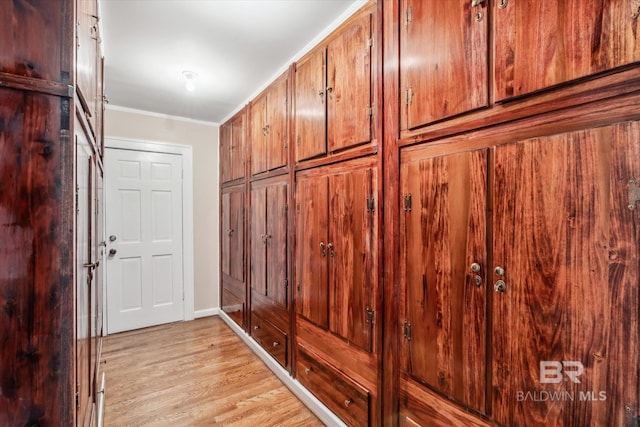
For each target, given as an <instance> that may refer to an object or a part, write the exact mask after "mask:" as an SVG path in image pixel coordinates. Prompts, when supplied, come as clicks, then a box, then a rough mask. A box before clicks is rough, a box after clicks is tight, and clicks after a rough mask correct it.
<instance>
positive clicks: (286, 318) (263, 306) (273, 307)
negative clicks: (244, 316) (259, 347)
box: [251, 292, 291, 334]
mask: <svg viewBox="0 0 640 427" xmlns="http://www.w3.org/2000/svg"><path fill="white" fill-rule="evenodd" d="M251 312H253V313H256V314H257V315H258V316H260V317H261V318H262V319H264V320H266V321H267V322H269V323H271V324H272V325H273V326H275V327H276V328H278V329H280V330H281V331H283V332H284V333H286V334H290V330H291V325H290V319H291V316H290V314H289V310H288V309H287V308H285V307H283V306H282V305H280V304H278V303H276V302H275V301H274V300H273V299H271V298H269V297H267V296H265V295H261V294H260V293H257V292H252V293H251Z"/></svg>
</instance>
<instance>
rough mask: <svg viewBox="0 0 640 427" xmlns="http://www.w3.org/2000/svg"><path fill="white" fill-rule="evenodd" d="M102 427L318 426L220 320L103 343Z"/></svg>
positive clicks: (184, 324) (128, 335) (175, 325)
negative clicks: (103, 412) (104, 381)
mask: <svg viewBox="0 0 640 427" xmlns="http://www.w3.org/2000/svg"><path fill="white" fill-rule="evenodd" d="M102 360H103V363H104V365H103V367H104V371H105V373H106V377H107V389H106V393H105V418H104V420H105V423H104V425H105V426H106V427H124V426H153V427H156V426H157V427H162V426H171V427H182V426H184V427H195V426H232V425H238V426H245V425H248V426H305V427H307V426H322V425H323V424H322V422H321V421H320V420H318V418H316V417H315V415H314V414H313V413H312V412H311V411H309V410H308V409H307V408H306V407H305V406H304V405H303V404H302V402H300V401H299V400H298V399H297V398H296V397H295V396H294V395H293V394H292V393H291V391H289V389H287V388H286V387H285V386H284V385H283V384H282V383H281V382H280V380H278V378H277V377H276V376H275V375H274V374H273V373H272V372H271V371H270V370H269V369H268V368H267V367H266V366H265V365H264V364H263V363H262V361H261V360H260V359H259V358H258V357H257V356H256V355H255V354H253V352H252V351H251V350H250V349H249V348H248V347H247V346H246V345H244V343H242V341H241V340H240V338H238V337H237V336H236V335H235V333H234V332H233V331H231V330H230V329H229V327H228V326H227V325H226V324H225V323H224V322H223V321H222V320H221V319H219V318H218V317H216V316H214V317H207V318H203V319H198V320H194V321H191V322H181V323H173V324H169V325H161V326H156V327H153V328H147V329H141V330H136V331H130V332H124V333H120V334H116V335H110V336H108V337H106V338H105V340H104V347H103V353H102Z"/></svg>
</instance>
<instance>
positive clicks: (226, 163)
mask: <svg viewBox="0 0 640 427" xmlns="http://www.w3.org/2000/svg"><path fill="white" fill-rule="evenodd" d="M231 129H232V126H231V123H225V124H223V125H222V126H220V180H221V182H228V181H230V180H231Z"/></svg>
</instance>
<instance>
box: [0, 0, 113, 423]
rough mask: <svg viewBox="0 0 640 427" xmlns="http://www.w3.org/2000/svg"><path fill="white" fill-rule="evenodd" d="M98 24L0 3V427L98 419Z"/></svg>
mask: <svg viewBox="0 0 640 427" xmlns="http://www.w3.org/2000/svg"><path fill="white" fill-rule="evenodd" d="M98 16H99V11H98V7H97V2H95V1H77V2H74V1H55V0H47V1H35V2H31V3H30V7H24V6H23V5H21V4H20V2H11V1H3V2H2V7H0V22H2V23H3V26H2V29H0V38H1V39H2V40H3V43H2V44H1V45H0V93H1V95H0V130H1V131H2V137H1V138H0V176H1V177H2V178H1V181H2V185H1V186H0V223H2V224H3V226H2V227H0V241H2V242H3V243H2V245H1V247H0V294H1V295H2V296H1V297H0V304H1V305H2V306H3V307H4V309H3V310H2V311H1V314H0V323H1V324H2V327H1V328H0V331H1V332H0V335H1V337H0V340H1V341H2V343H3V345H2V347H3V349H2V363H0V389H1V390H2V392H1V393H0V424H1V425H65V426H67V425H83V426H84V425H95V424H96V423H97V422H98V421H99V419H100V417H101V396H102V393H101V392H100V391H101V390H102V384H103V381H102V374H101V372H100V363H99V360H100V351H101V337H102V320H101V319H102V311H101V310H102V309H101V307H102V306H101V292H102V288H101V286H102V280H101V277H100V275H101V274H102V270H101V267H100V263H101V257H102V247H103V245H102V242H103V240H102V238H103V237H102V227H101V221H102V215H103V208H102V205H101V203H102V202H101V200H102V199H101V191H102V172H101V170H102V158H101V147H102V135H101V129H102V124H101V120H102V106H103V96H102V81H101V79H102V75H101V72H100V71H101V67H102V61H101V48H100V41H99V25H98V21H97V19H98ZM76 19H77V21H78V22H76ZM87 19H93V21H91V23H90V24H89V23H88V22H89V21H87ZM76 24H77V25H76ZM85 30H86V31H89V33H87V32H85ZM91 31H93V33H91ZM80 40H82V42H80ZM87 40H88V42H87V43H85V41H87ZM78 45H79V47H78V51H77V60H78V64H76V63H74V58H75V57H76V56H74V49H76V46H78ZM85 65H86V67H85ZM81 68H82V70H83V71H82V72H81V71H78V75H76V71H77V70H80V69H81ZM81 94H82V95H81ZM81 96H82V100H81Z"/></svg>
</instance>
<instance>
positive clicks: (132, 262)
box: [105, 139, 194, 333]
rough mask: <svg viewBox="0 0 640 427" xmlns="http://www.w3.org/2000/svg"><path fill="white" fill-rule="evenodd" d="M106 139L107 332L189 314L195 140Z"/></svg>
mask: <svg viewBox="0 0 640 427" xmlns="http://www.w3.org/2000/svg"><path fill="white" fill-rule="evenodd" d="M106 142H107V152H106V153H105V167H106V174H105V175H106V209H105V210H106V223H107V224H106V229H107V230H106V235H107V239H106V240H107V259H106V263H107V268H106V270H107V282H106V283H107V286H106V287H105V288H106V293H107V295H106V298H105V301H106V305H107V307H106V308H105V312H106V313H107V316H106V317H107V319H106V326H107V332H108V333H116V332H120V331H125V330H131V329H137V328H143V327H147V326H153V325H158V324H162V323H168V322H173V321H179V320H191V319H193V318H194V313H193V249H192V248H193V238H192V230H193V217H192V178H191V176H192V172H191V166H192V158H191V147H188V146H184V147H183V146H180V147H177V146H171V145H165V144H158V143H148V142H140V141H126V140H115V139H107V141H106ZM150 150H155V151H150ZM183 166H184V169H183ZM183 173H184V177H185V178H187V179H184V180H183V178H182V176H183ZM111 236H115V240H114V241H110V238H111ZM110 251H115V253H114V254H113V255H111V256H109V253H110Z"/></svg>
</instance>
